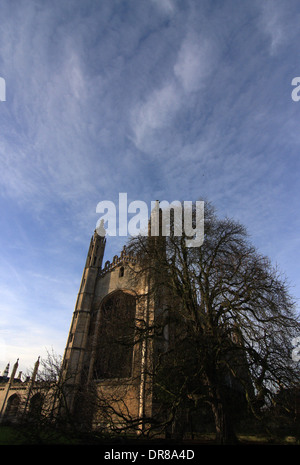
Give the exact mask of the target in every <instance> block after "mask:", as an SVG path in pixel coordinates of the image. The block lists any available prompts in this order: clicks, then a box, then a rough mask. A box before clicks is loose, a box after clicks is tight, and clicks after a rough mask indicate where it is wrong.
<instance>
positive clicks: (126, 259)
mask: <svg viewBox="0 0 300 465" xmlns="http://www.w3.org/2000/svg"><path fill="white" fill-rule="evenodd" d="M136 263H137V258H136V257H135V256H134V255H133V254H132V253H127V250H126V246H124V247H123V250H122V252H121V254H120V256H118V255H115V256H114V258H113V260H112V262H111V261H110V260H107V261H106V262H105V265H104V267H103V268H102V269H101V270H100V272H99V277H102V276H104V275H105V274H106V273H109V272H110V271H112V270H114V269H115V268H117V267H118V266H121V265H125V264H130V265H132V266H134V265H136Z"/></svg>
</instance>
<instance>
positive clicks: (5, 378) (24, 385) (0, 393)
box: [0, 359, 44, 423]
mask: <svg viewBox="0 0 300 465" xmlns="http://www.w3.org/2000/svg"><path fill="white" fill-rule="evenodd" d="M18 364H19V359H18V360H17V361H16V363H15V364H14V366H13V369H12V372H11V374H10V376H9V366H10V364H9V363H8V364H7V366H6V368H5V370H4V371H3V374H2V376H0V422H1V423H6V422H7V423H17V422H18V421H20V420H21V419H22V418H23V417H24V416H25V415H28V414H30V413H32V414H33V413H37V412H39V411H40V409H41V407H42V404H43V402H44V396H43V394H42V393H41V390H40V389H39V387H38V386H37V384H36V382H35V381H36V375H37V371H38V366H39V359H38V360H37V362H36V364H35V367H34V370H33V373H32V376H31V377H30V376H27V377H26V378H25V380H22V372H19V374H18V376H17V377H16V374H17V369H18Z"/></svg>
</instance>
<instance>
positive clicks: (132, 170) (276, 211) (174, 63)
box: [0, 0, 300, 371]
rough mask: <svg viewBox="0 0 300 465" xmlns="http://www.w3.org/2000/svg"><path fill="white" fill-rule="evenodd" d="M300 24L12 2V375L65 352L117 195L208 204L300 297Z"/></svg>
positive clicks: (204, 11)
mask: <svg viewBox="0 0 300 465" xmlns="http://www.w3.org/2000/svg"><path fill="white" fill-rule="evenodd" d="M299 21H300V4H299V1H297V0H296V1H293V0H272V1H271V0H259V1H258V0H249V1H248V0H234V1H231V0H228V1H225V0H223V1H222V0H209V1H208V0H207V1H202V0H101V1H100V0H93V1H91V0H72V1H71V0H59V1H58V0H51V1H49V0H43V1H41V0H40V1H38V0H24V1H22V0H2V1H1V4H0V76H1V77H3V78H4V79H5V82H6V101H2V102H0V160H1V170H0V208H1V231H0V247H1V260H0V294H1V300H0V371H1V370H3V369H4V368H5V365H6V363H7V362H8V361H10V363H11V364H13V363H14V361H15V360H16V358H18V357H19V358H20V362H19V363H20V369H21V370H23V371H26V370H27V369H30V368H32V367H33V364H34V362H35V360H36V359H37V357H38V356H39V355H41V356H44V354H45V351H46V350H52V349H53V350H54V352H56V353H58V354H61V355H62V354H63V351H64V348H65V343H66V339H67V335H68V330H69V326H70V323H71V318H72V313H73V310H74V305H75V301H76V296H77V292H78V288H79V283H80V279H81V274H82V270H83V266H84V263H85V258H86V253H87V249H88V246H89V241H90V238H91V236H92V234H93V231H94V228H95V225H96V222H97V219H98V216H99V215H97V214H96V206H97V204H98V202H100V201H102V200H112V201H115V202H117V200H118V195H119V192H126V193H127V194H128V202H130V201H132V200H143V201H145V202H146V203H147V204H148V205H150V202H151V200H155V199H160V200H168V201H170V202H171V201H173V200H193V201H196V200H197V199H199V198H202V197H204V198H206V199H207V200H209V201H211V202H212V203H213V204H214V205H215V207H216V209H217V212H218V214H219V215H220V216H224V215H227V216H229V217H232V218H234V219H236V220H238V221H240V222H241V223H243V224H244V225H245V226H246V227H247V229H248V232H249V234H250V235H251V240H252V242H253V244H254V245H256V246H257V247H258V249H259V250H260V251H261V252H262V253H263V254H266V255H267V256H269V257H270V259H271V260H272V262H273V263H274V265H275V264H278V266H279V268H280V269H281V270H282V272H283V273H284V274H285V275H286V276H287V278H288V280H289V281H290V283H291V290H292V293H293V294H294V296H295V297H296V298H299V297H300V282H299V275H300V268H299V267H300V265H299V262H300V257H299V245H300V240H299V231H300V214H299V194H300V187H299V168H300V162H299V148H300V147H299V146H300V131H299V123H300V101H299V102H295V101H293V100H292V98H291V92H292V86H291V82H292V79H293V78H294V77H296V76H300V55H299V39H300V31H299ZM123 242H124V238H118V237H116V238H109V241H108V245H107V251H106V257H105V259H110V258H112V256H113V255H115V254H116V253H118V252H119V250H120V248H121V246H122V244H123Z"/></svg>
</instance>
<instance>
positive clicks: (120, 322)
mask: <svg viewBox="0 0 300 465" xmlns="http://www.w3.org/2000/svg"><path fill="white" fill-rule="evenodd" d="M151 239H152V238H149V237H148V240H151ZM157 239H159V238H155V239H154V242H153V244H154V245H155V244H156V242H157ZM105 243H106V239H105V238H103V237H101V236H99V235H98V234H97V232H96V231H95V233H94V236H93V237H92V239H91V242H90V247H89V251H88V256H87V260H86V264H85V268H84V271H83V275H82V280H81V284H80V289H79V293H78V298H77V302H76V305H75V310H74V313H73V318H72V322H71V326H70V332H69V337H68V340H67V344H66V349H65V354H64V359H63V372H62V383H63V385H64V386H65V387H66V393H67V401H68V409H69V411H71V412H73V413H74V412H75V413H76V410H80V412H82V411H83V410H84V411H85V412H86V411H87V410H88V409H89V408H90V409H91V410H92V413H91V414H90V422H91V423H92V426H101V425H104V424H112V423H114V425H116V424H117V425H120V426H121V427H122V424H123V423H124V421H125V420H126V418H127V417H129V418H130V419H135V420H134V421H135V428H136V425H139V426H138V429H141V428H142V429H143V428H144V419H145V418H150V417H151V415H152V410H153V392H152V383H151V381H152V379H151V376H150V375H149V373H150V372H151V366H152V365H151V364H152V363H153V353H154V346H153V339H152V338H149V337H145V336H143V337H141V334H143V330H142V331H141V326H142V327H143V328H146V325H148V326H147V327H148V328H149V327H151V326H153V322H154V319H155V318H156V317H157V314H158V313H159V312H161V308H162V302H161V298H159V299H156V297H155V296H153V295H151V296H150V293H149V292H148V291H149V288H150V286H151V284H150V276H149V273H148V272H145V273H143V272H142V273H141V274H140V273H138V275H139V278H138V280H132V271H139V262H138V260H137V259H136V257H134V256H132V255H130V254H128V253H127V251H126V248H125V247H124V248H123V251H122V252H121V254H120V256H117V255H116V256H115V257H114V258H113V261H112V262H109V261H107V262H106V263H105V265H104V266H102V261H103V255H104V249H105ZM144 333H145V330H144ZM91 391H92V392H93V393H94V394H95V399H96V400H95V399H94V400H95V401H93V402H91V400H90V398H89V399H88V397H87V394H86V395H85V394H84V393H87V392H91ZM78 393H80V395H78ZM79 399H80V400H79ZM100 404H101V405H100ZM112 404H113V405H112ZM92 405H93V406H92ZM80 412H79V417H81V418H83V414H82V413H80ZM111 412H113V417H114V418H112V417H111ZM109 415H110V418H108V416H109Z"/></svg>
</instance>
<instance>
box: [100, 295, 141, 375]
mask: <svg viewBox="0 0 300 465" xmlns="http://www.w3.org/2000/svg"><path fill="white" fill-rule="evenodd" d="M135 307H136V302H135V297H134V296H132V295H131V294H127V293H125V292H122V291H117V292H115V293H114V294H113V295H112V296H111V297H109V298H108V299H107V300H106V301H105V302H104V304H103V305H102V307H101V318H100V327H99V333H98V345H97V359H96V363H95V366H94V377H95V378H96V379H100V378H127V377H130V376H131V372H132V357H133V345H134V327H135Z"/></svg>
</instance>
